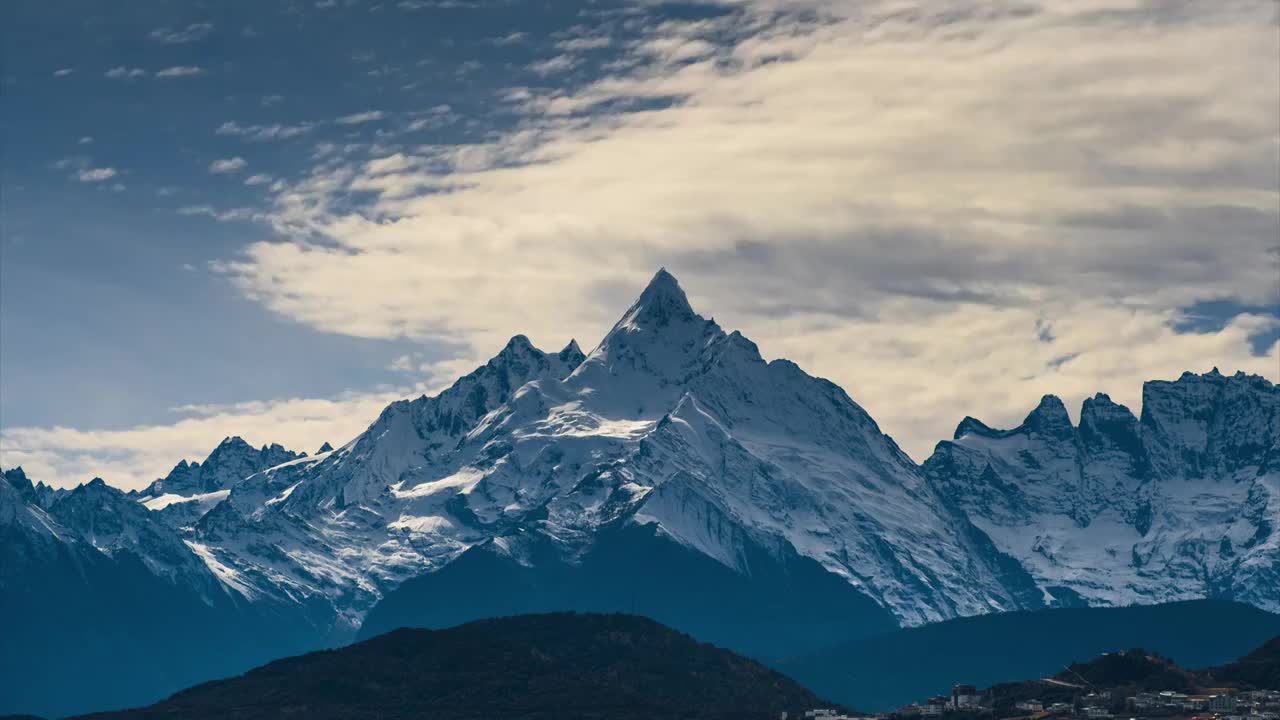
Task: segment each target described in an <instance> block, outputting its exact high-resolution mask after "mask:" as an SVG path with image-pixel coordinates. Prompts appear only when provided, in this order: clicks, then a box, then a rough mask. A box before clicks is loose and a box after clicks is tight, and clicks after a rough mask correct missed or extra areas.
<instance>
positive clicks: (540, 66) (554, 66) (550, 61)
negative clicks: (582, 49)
mask: <svg viewBox="0 0 1280 720" xmlns="http://www.w3.org/2000/svg"><path fill="white" fill-rule="evenodd" d="M577 64H578V60H577V58H575V57H574V56H572V55H569V54H564V55H556V56H555V57H549V58H546V59H545V60H538V61H537V62H533V63H530V64H529V66H528V67H529V70H531V71H533V72H535V73H537V74H539V75H554V74H555V73H560V72H564V71H565V70H569V69H571V68H572V67H573V66H574V65H577Z"/></svg>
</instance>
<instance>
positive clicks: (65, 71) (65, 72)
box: [53, 68, 75, 78]
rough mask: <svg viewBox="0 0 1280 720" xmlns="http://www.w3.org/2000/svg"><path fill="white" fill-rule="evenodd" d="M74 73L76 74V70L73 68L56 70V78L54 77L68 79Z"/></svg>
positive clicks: (54, 73)
mask: <svg viewBox="0 0 1280 720" xmlns="http://www.w3.org/2000/svg"><path fill="white" fill-rule="evenodd" d="M74 72H75V70H74V69H72V68H60V69H58V70H54V71H53V76H54V77H57V78H61V77H67V76H68V75H70V74H72V73H74Z"/></svg>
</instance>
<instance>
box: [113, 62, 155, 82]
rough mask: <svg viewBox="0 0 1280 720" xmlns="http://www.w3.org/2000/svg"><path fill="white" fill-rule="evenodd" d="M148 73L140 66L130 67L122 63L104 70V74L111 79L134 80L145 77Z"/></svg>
mask: <svg viewBox="0 0 1280 720" xmlns="http://www.w3.org/2000/svg"><path fill="white" fill-rule="evenodd" d="M148 74H149V73H147V71H146V70H143V69H142V68H137V67H135V68H131V67H126V66H124V65H118V66H116V67H113V68H111V69H110V70H108V71H107V72H106V76H107V77H109V78H111V79H112V80H134V79H137V78H142V77H146V76H147V75H148Z"/></svg>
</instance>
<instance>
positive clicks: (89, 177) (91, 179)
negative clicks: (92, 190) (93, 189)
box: [76, 167, 116, 183]
mask: <svg viewBox="0 0 1280 720" xmlns="http://www.w3.org/2000/svg"><path fill="white" fill-rule="evenodd" d="M115 176H116V169H115V168H109V167H101V168H83V169H81V170H80V171H79V172H77V173H76V179H77V180H79V181H80V182H83V183H98V182H103V181H106V180H110V179H111V178H113V177H115Z"/></svg>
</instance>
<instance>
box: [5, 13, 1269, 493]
mask: <svg viewBox="0 0 1280 720" xmlns="http://www.w3.org/2000/svg"><path fill="white" fill-rule="evenodd" d="M0 13H2V16H0V25H2V26H3V30H2V32H3V33H4V38H3V51H4V63H3V83H4V85H3V91H4V106H5V112H4V117H3V122H4V125H5V127H4V138H5V139H4V148H3V157H4V162H3V167H2V168H0V173H2V175H0V202H2V203H3V206H2V212H3V215H2V217H0V222H2V225H0V229H2V231H3V237H2V238H0V253H2V255H0V261H2V262H0V433H3V436H2V438H3V443H0V453H2V457H0V462H2V463H3V464H4V465H5V466H6V467H8V466H10V465H13V464H19V463H21V464H23V465H24V466H25V467H27V469H28V471H29V473H30V474H31V475H32V476H33V477H35V478H36V479H45V480H47V481H52V482H55V483H57V484H63V485H65V484H73V483H75V482H81V481H84V480H87V479H89V478H90V477H92V476H93V475H102V476H104V477H106V478H107V479H108V480H109V481H111V482H114V483H117V484H120V485H122V486H137V485H140V484H143V483H145V482H146V481H148V480H149V479H150V478H151V477H154V476H155V475H156V474H159V473H162V472H163V471H164V469H165V468H167V467H168V466H170V465H172V464H173V463H174V462H176V461H177V460H178V459H179V458H181V457H191V458H197V457H200V456H202V455H203V453H204V452H205V451H207V450H208V449H209V448H211V447H212V446H213V445H214V444H216V443H217V441H218V440H220V439H221V438H222V437H223V436H224V435H227V434H242V435H244V436H245V437H246V438H248V439H249V440H250V441H251V442H255V443H265V442H274V441H279V442H284V443H285V444H287V445H290V446H292V447H297V448H299V449H306V450H309V449H313V448H312V446H316V445H319V444H320V443H321V442H323V441H326V440H329V441H333V442H335V443H338V442H345V441H346V440H348V439H350V437H351V436H353V435H354V434H355V433H356V432H358V431H359V430H360V429H361V428H362V427H363V426H364V425H365V424H367V423H368V422H369V421H370V420H372V418H373V417H374V416H375V415H376V413H377V410H378V409H379V408H380V407H381V406H382V405H383V404H384V403H385V402H387V401H389V400H390V399H394V398H396V397H400V396H404V395H407V394H416V393H419V392H424V391H432V390H434V389H437V388H439V387H440V386H441V385H442V384H444V383H447V382H448V381H449V380H450V379H452V378H453V377H456V376H457V375H458V374H460V373H462V372H465V371H466V370H468V369H469V368H470V367H473V366H474V365H475V364H477V363H479V362H482V361H483V360H484V359H485V358H487V357H488V356H490V355H492V354H493V353H494V352H496V350H497V349H498V348H500V347H501V346H502V344H503V342H505V339H506V338H507V337H509V336H510V335H511V334H514V333H518V332H522V333H527V334H529V335H530V336H531V337H532V338H533V339H534V340H535V342H537V343H539V344H540V345H542V346H544V347H546V348H558V347H560V346H562V345H563V344H564V343H565V342H567V341H568V339H569V338H570V337H577V338H578V339H579V341H580V342H581V343H582V345H583V346H584V347H585V348H588V349H589V348H590V347H591V346H592V345H593V344H594V343H595V341H596V340H597V339H598V338H599V337H600V335H602V334H603V332H604V330H605V329H607V327H608V325H609V324H610V323H611V322H612V321H613V320H614V319H616V317H617V316H618V315H619V314H620V313H621V312H622V310H623V309H625V307H626V305H627V304H628V303H629V301H630V300H631V299H632V297H633V296H634V294H635V293H636V292H638V290H639V289H640V287H642V285H643V283H644V282H645V280H646V279H647V278H648V277H649V276H650V275H651V274H652V273H653V271H654V270H655V269H656V268H657V267H658V266H661V265H665V266H667V267H668V268H669V269H671V270H672V271H673V272H675V273H676V275H677V276H678V277H679V278H680V279H681V281H682V282H683V284H684V285H685V286H686V288H687V289H688V291H689V293H690V295H691V297H692V298H693V300H694V302H695V305H697V306H698V308H699V309H700V310H702V311H703V312H704V313H705V314H708V315H715V316H716V318H717V319H718V320H720V321H721V323H722V324H723V325H725V326H727V327H737V328H741V329H743V330H744V332H746V333H747V334H748V335H749V336H751V337H752V338H753V339H755V340H757V342H758V343H759V344H760V345H761V349H762V351H763V352H764V353H765V354H766V355H767V356H771V357H789V358H792V359H794V360H796V361H798V362H800V363H801V365H802V366H803V367H805V368H806V369H808V370H810V371H811V372H814V373H815V374H821V375H824V376H827V377H830V378H831V379H833V380H835V381H836V382H839V383H840V384H842V385H843V386H845V387H846V388H847V389H848V390H849V392H850V394H851V395H852V396H853V397H854V398H855V399H856V400H858V401H859V402H861V403H862V404H864V405H865V406H866V407H867V409H868V410H869V411H870V412H871V413H872V414H873V416H875V417H876V418H877V419H878V420H880V422H881V424H882V426H883V427H884V429H885V430H886V431H888V432H889V433H891V434H892V435H894V437H895V438H898V439H899V440H900V441H901V442H902V443H903V445H904V447H906V448H907V449H908V450H909V451H910V452H911V453H912V454H913V455H915V456H916V457H917V458H918V459H922V457H923V456H924V455H925V454H927V452H928V450H929V448H930V447H931V446H932V444H933V442H934V441H936V440H937V439H941V438H943V437H948V436H949V435H950V430H951V427H952V426H954V424H955V423H956V422H958V421H959V419H960V418H961V417H963V416H964V415H976V416H979V417H982V418H984V419H985V420H987V421H988V422H990V423H991V424H994V425H998V424H1003V423H1011V422H1016V421H1017V420H1018V419H1019V418H1020V417H1021V415H1023V414H1025V412H1027V411H1028V410H1029V409H1030V408H1032V407H1034V406H1035V404H1036V400H1037V399H1038V398H1039V396H1040V395H1041V394H1044V393H1048V392H1053V393H1057V394H1059V395H1062V396H1063V397H1064V398H1066V399H1067V400H1068V403H1069V405H1078V402H1079V400H1080V399H1081V398H1083V397H1085V396H1087V395H1091V394H1092V393H1093V392H1097V391H1103V392H1108V393H1110V394H1111V395H1112V396H1113V397H1116V398H1117V399H1120V400H1122V401H1125V402H1127V403H1128V404H1129V405H1130V406H1131V407H1133V408H1134V409H1135V411H1136V410H1137V409H1138V408H1139V406H1140V392H1141V383H1142V381H1143V380H1145V379H1153V378H1165V377H1173V376H1176V375H1177V374H1178V373H1180V372H1181V371H1182V370H1185V369H1190V370H1195V371H1207V370H1208V369H1209V368H1210V367H1213V366H1215V365H1216V366H1219V367H1220V368H1221V369H1222V370H1223V371H1224V372H1234V371H1235V370H1244V371H1247V372H1252V373H1261V374H1264V375H1266V376H1267V377H1269V378H1271V379H1273V380H1276V379H1280V346H1277V344H1276V341H1277V338H1280V323H1278V321H1277V317H1278V313H1277V309H1276V307H1277V293H1278V292H1280V265H1277V262H1278V259H1280V255H1278V254H1277V250H1276V248H1277V245H1278V244H1280V243H1278V242H1277V236H1278V235H1280V219H1278V218H1280V89H1278V88H1280V68H1277V66H1276V63H1275V62H1274V59H1275V57H1276V56H1277V53H1280V32H1277V19H1276V18H1277V10H1276V6H1275V5H1274V3H1270V2H1266V1H1265V0H1257V1H1255V2H1250V1H1244V0H1240V1H1235V0H1228V1H1226V2H1222V3H1214V4H1203V3H1169V2H1141V1H1140V0H1088V1H1087V2H1076V3H1068V2H1058V1H1057V0H1038V1H1035V2H1019V3H1011V2H994V1H991V2H978V1H976V0H965V1H957V2H954V3H948V4H945V5H942V4H926V5H921V6H919V7H915V8H912V7H911V6H910V5H909V4H902V3H894V2H888V1H887V0H885V1H879V0H874V1H867V2H824V3H816V2H814V3H808V2H803V1H802V0H795V1H793V2H775V1H773V0H740V1H735V2H728V1H726V2H707V3H681V4H664V3H658V2H653V3H624V2H568V1H565V2H545V1H544V2H522V1H520V0H509V1H499V0H473V1H467V0H447V1H440V0H406V1H404V2H393V1H382V2H378V1H376V0H336V1H329V2H326V1H321V2H277V1H264V2H230V3H224V2H218V3H214V2H208V3H199V2H149V1H140V2H131V3H127V4H124V5H118V6H117V5H112V6H111V7H110V8H108V7H107V6H105V5H103V4H101V3H93V2H83V3H80V2H29V1H25V0H17V1H15V2H9V3H5V4H4V7H3V9H0Z"/></svg>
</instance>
